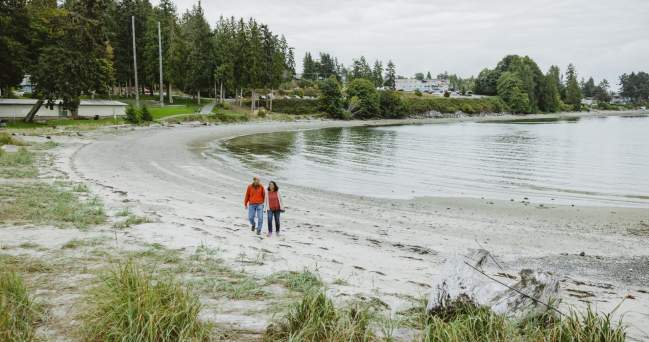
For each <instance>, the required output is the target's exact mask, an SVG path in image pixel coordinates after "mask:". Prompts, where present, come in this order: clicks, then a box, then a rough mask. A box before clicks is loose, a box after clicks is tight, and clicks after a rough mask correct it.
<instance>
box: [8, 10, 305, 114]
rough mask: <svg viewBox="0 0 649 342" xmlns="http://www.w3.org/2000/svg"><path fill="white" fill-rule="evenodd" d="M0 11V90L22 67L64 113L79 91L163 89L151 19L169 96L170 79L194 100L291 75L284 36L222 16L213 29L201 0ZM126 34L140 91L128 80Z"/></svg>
mask: <svg viewBox="0 0 649 342" xmlns="http://www.w3.org/2000/svg"><path fill="white" fill-rule="evenodd" d="M0 10H1V11H0V65H2V66H3V67H2V68H1V69H2V70H1V71H0V89H3V90H4V91H3V93H4V94H5V95H9V94H10V89H11V87H14V86H16V85H18V84H19V83H20V82H21V80H22V78H23V76H24V75H25V74H30V75H31V80H32V83H33V85H34V93H33V96H35V97H36V98H38V99H39V102H41V103H46V104H48V105H50V106H52V105H53V104H54V102H55V101H56V100H62V103H61V105H62V107H63V109H67V110H70V111H71V112H72V115H73V117H74V116H76V112H77V109H78V105H79V102H80V98H81V96H84V95H85V96H94V95H99V96H102V95H109V94H111V93H117V94H118V95H122V96H132V95H133V94H134V92H135V91H137V92H139V93H141V94H144V93H146V92H148V93H150V94H151V95H152V94H153V92H154V91H164V90H162V89H158V88H159V82H160V80H159V75H158V66H159V64H158V63H159V57H158V48H159V44H158V22H159V23H160V28H161V41H162V44H161V49H162V62H163V63H162V64H163V73H164V75H165V76H164V79H165V80H164V83H165V87H166V88H167V89H166V92H167V94H168V95H169V100H170V101H172V98H171V97H170V95H171V88H172V86H173V87H174V88H178V89H180V90H181V91H183V92H185V93H187V94H191V95H192V96H197V97H199V98H200V96H201V94H210V95H214V96H217V95H223V96H225V95H234V94H237V93H238V94H240V95H241V94H242V93H243V92H244V90H246V91H247V92H249V93H251V94H253V96H254V95H255V94H256V93H255V89H259V88H265V89H273V88H276V87H278V86H279V84H280V83H282V82H284V81H286V80H291V79H292V78H293V76H294V75H295V58H294V55H293V49H292V48H291V47H289V45H288V43H287V41H286V39H285V38H284V37H283V36H279V35H277V34H275V33H273V32H272V31H271V30H270V29H269V27H268V26H267V25H265V24H262V23H258V22H257V21H256V20H254V19H252V18H251V19H248V20H244V19H243V18H240V19H236V18H234V17H232V18H223V17H221V18H220V19H219V20H218V21H217V22H216V24H215V26H214V28H212V27H211V26H210V25H209V23H208V22H207V20H206V18H205V13H204V11H203V8H202V7H201V4H200V2H198V3H197V4H196V5H194V6H193V7H192V8H191V9H189V10H187V11H186V12H184V13H182V15H179V14H178V13H177V10H176V8H175V6H174V5H173V3H172V2H171V0H161V1H160V2H159V4H158V5H157V6H153V5H152V4H151V3H150V1H149V0H66V1H64V2H62V3H59V2H58V1H57V0H0ZM132 17H133V18H134V20H133V19H132ZM132 20H133V22H132ZM132 23H134V33H133V28H132ZM133 39H134V40H135V45H136V53H135V57H136V59H137V63H138V78H139V88H140V89H135V88H134V86H135V85H134V74H135V71H134V63H133V59H134V58H133V57H134V56H133ZM253 103H254V101H253ZM39 106H40V104H39Z"/></svg>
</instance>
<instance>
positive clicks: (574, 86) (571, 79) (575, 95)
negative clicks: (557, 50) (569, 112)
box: [566, 63, 581, 111]
mask: <svg viewBox="0 0 649 342" xmlns="http://www.w3.org/2000/svg"><path fill="white" fill-rule="evenodd" d="M566 103H567V104H569V105H571V106H572V107H573V108H574V110H577V111H578V110H581V89H580V88H579V82H578V81H577V71H576V70H575V66H574V65H573V64H572V63H571V64H569V65H568V70H567V71H566Z"/></svg>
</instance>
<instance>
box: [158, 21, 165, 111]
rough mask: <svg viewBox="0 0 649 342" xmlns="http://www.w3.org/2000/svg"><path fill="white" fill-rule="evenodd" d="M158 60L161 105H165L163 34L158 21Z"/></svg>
mask: <svg viewBox="0 0 649 342" xmlns="http://www.w3.org/2000/svg"><path fill="white" fill-rule="evenodd" d="M158 60H159V63H160V107H164V106H165V101H164V97H163V95H162V93H163V89H164V82H163V81H162V35H161V34H160V22H159V21H158Z"/></svg>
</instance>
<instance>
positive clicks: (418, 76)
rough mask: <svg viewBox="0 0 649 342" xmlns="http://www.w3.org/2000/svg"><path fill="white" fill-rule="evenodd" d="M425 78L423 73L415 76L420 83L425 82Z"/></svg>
mask: <svg viewBox="0 0 649 342" xmlns="http://www.w3.org/2000/svg"><path fill="white" fill-rule="evenodd" d="M424 77H425V76H424V74H423V73H421V72H418V73H416V74H415V79H417V80H419V81H423V80H424Z"/></svg>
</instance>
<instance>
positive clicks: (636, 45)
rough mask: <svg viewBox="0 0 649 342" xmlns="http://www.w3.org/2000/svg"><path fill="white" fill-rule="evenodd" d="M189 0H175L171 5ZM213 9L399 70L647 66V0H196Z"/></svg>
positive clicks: (299, 45)
mask: <svg viewBox="0 0 649 342" xmlns="http://www.w3.org/2000/svg"><path fill="white" fill-rule="evenodd" d="M194 3H195V2H194V1H192V0H180V1H177V2H176V4H177V6H178V9H179V10H180V11H183V10H185V9H187V8H190V7H191V6H192V5H193V4H194ZM202 5H203V7H204V9H205V13H206V15H207V19H208V21H209V22H210V24H212V25H214V23H215V22H216V20H217V19H218V17H219V16H220V15H224V16H235V17H254V18H256V19H257V20H258V21H260V22H264V23H266V24H268V25H269V26H270V28H271V29H272V30H273V31H274V32H277V33H282V34H284V35H286V37H287V39H288V41H289V43H290V44H291V45H292V46H294V47H295V48H296V56H297V58H298V64H301V63H300V60H301V56H303V54H304V52H306V51H311V52H317V51H327V52H330V53H332V54H333V55H335V56H337V57H338V58H339V59H340V61H341V62H343V63H345V64H347V65H349V64H350V63H351V60H352V58H356V57H358V56H360V55H365V56H366V57H367V58H368V59H369V60H374V59H381V60H384V61H387V60H388V59H392V60H393V61H394V62H395V63H396V64H397V67H398V72H399V73H400V74H403V75H412V74H413V73H415V72H418V71H428V70H430V71H431V72H433V73H437V72H441V71H444V70H448V71H449V72H455V73H458V74H461V75H465V76H468V75H475V74H477V73H478V72H479V71H480V70H481V69H482V68H484V67H493V66H494V65H495V63H497V62H498V60H500V59H501V58H502V57H503V56H504V55H506V54H510V53H517V54H522V55H529V56H531V57H532V58H534V59H535V60H536V61H537V63H539V66H540V67H541V68H542V69H543V70H547V68H548V67H549V66H550V65H551V64H557V65H559V66H560V67H561V68H562V69H565V66H566V65H567V64H568V63H570V62H572V63H575V64H576V66H577V70H578V72H579V73H580V75H583V76H591V75H592V76H593V77H595V79H596V80H599V79H601V78H607V79H609V81H611V83H617V77H618V76H619V75H620V74H621V73H624V72H630V71H637V70H645V71H649V1H647V0H619V1H610V0H545V1H542V0H529V1H521V0H455V1H439V0H349V1H343V0H333V1H315V0H302V1H298V0H284V1H268V0H265V1H264V0H239V1H203V2H202Z"/></svg>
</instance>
